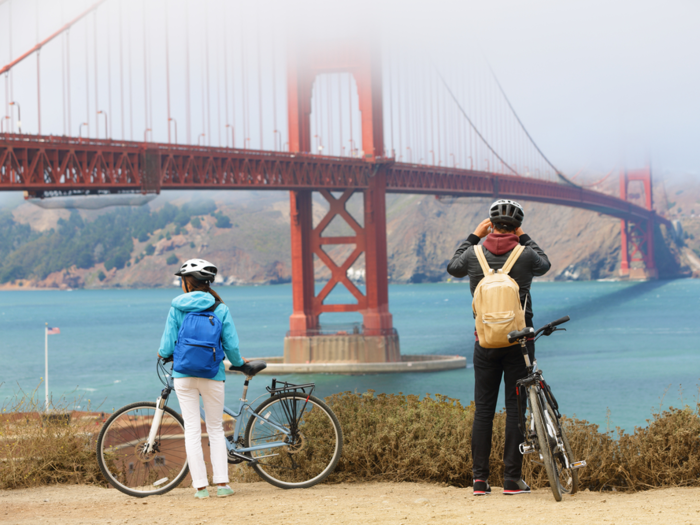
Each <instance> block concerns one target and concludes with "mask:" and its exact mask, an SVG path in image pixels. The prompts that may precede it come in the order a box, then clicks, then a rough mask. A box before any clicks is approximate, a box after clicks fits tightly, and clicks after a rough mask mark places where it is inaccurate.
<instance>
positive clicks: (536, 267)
mask: <svg viewBox="0 0 700 525" xmlns="http://www.w3.org/2000/svg"><path fill="white" fill-rule="evenodd" d="M520 244H522V245H523V246H529V247H530V248H532V251H533V254H532V255H533V256H532V258H531V261H532V263H531V264H532V266H531V270H532V275H533V276H534V277H539V276H540V275H544V274H546V273H547V272H548V271H549V269H550V268H551V266H552V263H550V262H549V258H548V257H547V254H545V253H544V251H542V248H540V247H539V246H538V245H537V243H536V242H535V241H533V240H532V239H530V236H529V235H527V234H523V235H521V236H520ZM448 271H449V270H448Z"/></svg>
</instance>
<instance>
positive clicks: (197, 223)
mask: <svg viewBox="0 0 700 525" xmlns="http://www.w3.org/2000/svg"><path fill="white" fill-rule="evenodd" d="M190 224H191V225H192V227H193V228H197V229H198V230H200V229H201V228H202V221H200V220H199V217H194V218H193V219H192V220H191V221H190Z"/></svg>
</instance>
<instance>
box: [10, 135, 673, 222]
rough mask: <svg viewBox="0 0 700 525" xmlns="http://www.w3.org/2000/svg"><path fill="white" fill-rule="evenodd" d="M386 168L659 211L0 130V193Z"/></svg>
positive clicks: (457, 191) (343, 181)
mask: <svg viewBox="0 0 700 525" xmlns="http://www.w3.org/2000/svg"><path fill="white" fill-rule="evenodd" d="M380 169H384V170H386V184H387V187H386V191H388V192H392V193H415V194H429V195H452V196H457V197H496V196H498V197H499V198H512V199H523V200H529V201H537V202H546V203H551V204H558V205H562V206H571V207H575V208H583V209H587V210H592V211H596V212H599V213H603V214H606V215H611V216H614V217H618V218H620V219H626V220H631V221H634V222H637V221H639V220H640V219H641V220H646V219H654V220H655V221H657V222H661V223H665V224H670V223H669V221H668V220H667V219H665V218H663V217H660V216H658V215H657V214H656V213H655V212H653V211H649V210H647V209H645V208H643V207H641V206H638V205H636V204H632V203H630V202H627V201H624V200H622V199H619V198H617V197H614V196H611V195H607V194H604V193H600V192H596V191H592V190H588V189H585V188H581V187H579V186H575V185H573V184H570V183H566V182H550V181H546V180H541V179H535V178H528V177H520V176H512V175H503V174H500V173H489V172H484V171H477V170H467V169H460V168H449V167H442V166H429V165H421V164H413V163H405V162H394V160H393V159H378V160H377V161H376V162H368V161H365V160H363V159H358V158H349V157H329V156H322V155H312V154H306V153H287V152H276V151H256V150H241V149H231V148H217V147H204V146H192V145H174V144H163V143H154V142H146V143H144V142H131V141H116V140H101V139H85V138H83V139H81V138H75V137H58V136H40V135H21V134H9V133H7V134H2V135H0V191H26V192H29V194H30V195H34V196H37V197H41V196H50V195H52V194H66V193H70V192H84V191H91V192H97V191H104V190H108V191H129V190H131V191H142V192H158V191H160V190H203V189H207V190H215V189H227V190H236V189H240V190H301V189H311V190H321V189H326V190H330V191H336V190H345V189H348V188H356V189H358V190H363V189H365V188H367V186H368V181H369V180H370V178H371V177H372V176H373V175H374V174H375V173H376V172H377V170H380Z"/></svg>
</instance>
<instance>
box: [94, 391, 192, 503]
mask: <svg viewBox="0 0 700 525" xmlns="http://www.w3.org/2000/svg"><path fill="white" fill-rule="evenodd" d="M155 413H156V404H155V403H149V402H147V401H142V402H139V403H132V404H131V405H127V406H125V407H122V408H120V409H119V410H117V411H116V412H115V413H114V414H112V416H110V418H109V419H108V420H107V421H106V422H105V424H104V426H103V427H102V430H101V431H100V435H99V436H98V438H97V463H98V464H99V466H100V470H101V471H102V474H104V476H105V478H107V481H108V482H109V483H110V484H111V485H112V486H113V487H114V488H116V489H117V490H120V491H121V492H123V493H124V494H128V495H129V496H135V497H137V498H145V497H146V496H153V495H156V494H164V493H166V492H168V491H169V490H172V489H174V488H175V487H177V486H178V485H179V484H180V483H181V482H182V480H183V479H185V476H187V473H188V471H189V469H188V466H187V453H186V452H185V424H184V422H183V420H182V417H181V416H180V414H178V413H177V412H175V411H174V410H173V409H172V408H170V407H165V409H164V412H163V419H162V420H161V423H160V428H158V433H157V434H156V440H155V447H154V450H153V451H152V452H149V453H148V454H144V453H143V450H144V445H145V444H146V442H147V441H148V435H149V433H150V431H151V424H152V423H153V418H154V416H155Z"/></svg>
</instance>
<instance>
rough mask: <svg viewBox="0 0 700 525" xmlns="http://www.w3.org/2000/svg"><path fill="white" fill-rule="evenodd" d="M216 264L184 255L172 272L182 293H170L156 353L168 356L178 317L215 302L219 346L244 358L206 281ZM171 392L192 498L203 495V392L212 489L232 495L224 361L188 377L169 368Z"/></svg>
mask: <svg viewBox="0 0 700 525" xmlns="http://www.w3.org/2000/svg"><path fill="white" fill-rule="evenodd" d="M216 272H217V268H216V266H214V265H213V264H212V263H210V262H207V261H204V260H202V259H190V260H189V261H186V262H185V263H184V264H183V265H182V267H181V268H180V270H179V271H178V272H177V273H176V274H175V275H177V276H179V277H180V278H181V279H182V291H183V292H185V293H184V294H182V295H179V296H177V297H176V298H175V299H173V302H172V306H171V308H170V313H169V314H168V320H167V322H166V323H165V331H164V332H163V337H162V338H161V341H160V348H159V350H158V355H159V356H160V357H170V356H172V355H173V352H174V349H175V342H176V341H177V337H178V332H179V331H180V327H181V326H182V322H183V319H184V318H185V316H186V315H187V314H188V313H189V312H201V311H203V310H206V309H208V308H211V307H212V306H213V305H214V303H215V302H218V303H220V304H219V305H218V306H217V307H216V309H215V310H214V315H215V316H216V317H217V318H218V319H219V321H221V324H222V328H221V346H222V348H223V350H224V354H225V355H226V357H227V358H228V360H229V361H230V362H231V364H232V365H235V366H242V365H243V363H244V362H247V359H243V358H242V357H241V354H240V352H239V351H238V334H236V327H235V326H234V324H233V319H232V318H231V313H230V312H229V309H228V307H227V306H226V305H225V304H224V302H223V301H222V300H221V297H219V294H217V293H216V292H215V291H214V290H212V289H211V288H210V283H212V282H214V278H215V277H216ZM173 379H174V383H175V393H176V394H177V399H178V401H179V402H180V408H181V409H182V418H183V419H184V421H185V449H186V451H187V462H188V463H189V466H190V474H191V475H192V486H193V487H195V488H196V489H197V492H196V493H195V497H196V498H208V497H209V491H208V490H207V486H208V484H209V483H208V481H207V468H206V465H205V464H204V453H203V452H202V431H201V423H200V412H199V397H200V396H201V397H202V403H203V404H204V412H205V414H206V425H207V433H208V434H209V444H210V454H211V465H212V470H213V481H214V483H215V484H216V485H218V487H217V490H216V495H217V496H219V497H226V496H231V495H232V494H233V490H231V487H229V486H228V481H229V479H228V460H227V451H226V436H225V435H224V425H223V412H224V381H225V380H226V372H225V366H224V363H223V361H222V362H221V364H220V365H219V372H218V373H217V374H216V375H215V376H214V377H213V378H211V379H207V378H203V377H192V376H188V375H186V374H182V373H179V372H176V371H174V370H173Z"/></svg>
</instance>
